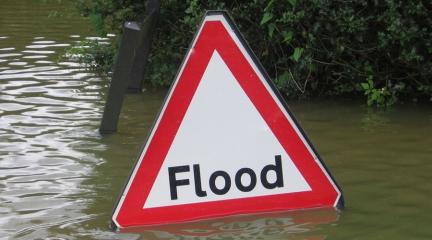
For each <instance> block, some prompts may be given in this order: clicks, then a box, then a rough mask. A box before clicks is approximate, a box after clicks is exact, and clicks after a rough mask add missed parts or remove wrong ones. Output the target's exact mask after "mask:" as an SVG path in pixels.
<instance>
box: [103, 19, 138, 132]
mask: <svg viewBox="0 0 432 240" xmlns="http://www.w3.org/2000/svg"><path fill="white" fill-rule="evenodd" d="M139 30H140V29H139V27H138V24H137V23H136V22H126V23H125V24H124V25H123V36H122V39H121V42H120V47H119V50H118V56H117V60H116V63H115V67H114V73H113V76H112V79H111V84H110V88H109V91H108V97H107V100H106V102H105V108H104V113H103V116H102V122H101V126H100V128H99V132H101V133H112V132H116V131H117V123H118V118H119V116H120V112H121V107H122V104H123V98H124V94H125V92H126V90H127V87H128V84H129V81H128V80H129V79H128V78H129V74H130V72H131V69H132V64H133V60H134V55H135V46H134V44H130V43H131V42H132V43H133V42H135V39H136V36H137V35H138V32H139Z"/></svg>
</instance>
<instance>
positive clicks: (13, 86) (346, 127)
mask: <svg viewBox="0 0 432 240" xmlns="http://www.w3.org/2000/svg"><path fill="white" fill-rule="evenodd" d="M94 37H95V33H94V30H93V29H91V24H90V23H89V22H88V21H87V20H86V19H83V18H81V17H79V16H78V15H77V14H76V13H74V9H73V5H72V4H71V3H70V2H67V1H57V0H52V1H50V0H18V1H16V0H2V2H1V5H0V239H3V238H4V239H48V238H51V239H172V238H179V239H205V238H210V239H233V238H239V239H264V238H265V239H431V238H432V230H431V229H430V227H429V224H430V223H431V222H432V217H431V214H430V213H431V212H432V201H431V200H430V198H432V181H431V180H432V174H431V172H432V147H431V146H432V137H431V136H432V107H431V105H430V104H423V105H415V104H404V105H401V106H396V107H394V108H391V109H389V110H386V111H377V110H373V109H368V108H366V107H365V106H364V104H363V103H362V102H353V101H345V100H339V101H329V100H319V101H318V100H316V101H309V102H289V105H290V107H291V108H292V110H293V112H294V113H295V115H296V117H297V118H298V120H299V121H300V123H301V124H302V126H303V128H304V129H305V130H306V132H307V133H308V135H309V137H310V139H311V140H312V142H313V143H314V145H315V146H316V147H317V149H318V152H319V153H320V155H321V156H322V157H323V159H324V160H325V162H326V163H327V165H328V167H329V168H330V169H331V170H332V172H333V174H334V175H335V177H336V179H337V180H338V182H339V184H340V185H341V186H342V188H343V190H344V194H345V200H346V209H345V210H344V211H342V212H337V211H335V210H333V209H320V210H311V211H296V212H288V213H275V214H262V215H258V216H237V217H230V218H225V219H216V220H211V221H202V222H198V223H189V224H179V225H173V226H160V227H153V228H147V229H133V230H130V231H129V232H126V233H116V232H113V231H111V230H110V229H109V224H110V216H111V211H112V209H113V207H114V204H115V201H116V199H117V197H118V195H119V194H120V192H121V189H122V187H123V184H124V183H125V181H126V179H127V176H128V174H129V172H130V170H131V168H132V166H133V164H134V161H135V158H136V157H137V155H138V152H139V150H140V148H141V145H142V144H143V141H144V139H145V137H146V134H147V132H148V130H149V128H150V126H151V124H152V122H153V119H154V117H155V115H156V114H157V112H158V110H159V108H160V105H161V102H162V101H163V98H164V96H165V92H164V91H161V90H159V91H155V90H147V91H145V92H144V93H143V94H137V95H128V96H127V98H126V100H125V103H124V109H123V112H122V116H121V120H120V126H119V132H118V133H116V134H112V135H108V136H103V137H102V136H101V135H100V134H99V133H98V127H99V121H100V117H101V112H102V108H103V103H104V100H105V99H104V97H105V92H106V84H107V80H106V79H102V78H100V77H98V76H97V75H95V74H93V73H91V72H90V71H88V70H86V69H85V68H83V67H82V66H80V64H78V63H76V62H73V61H70V60H65V59H61V58H60V56H61V55H62V54H63V53H64V49H65V48H66V47H68V46H70V45H71V44H74V43H75V42H76V41H78V40H83V39H94ZM100 41H109V39H106V38H103V39H100Z"/></svg>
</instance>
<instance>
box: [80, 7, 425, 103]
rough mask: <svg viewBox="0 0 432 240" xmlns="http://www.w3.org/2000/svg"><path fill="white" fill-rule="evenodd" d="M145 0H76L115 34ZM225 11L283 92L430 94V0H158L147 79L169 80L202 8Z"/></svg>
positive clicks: (389, 97) (372, 99) (374, 98)
mask: <svg viewBox="0 0 432 240" xmlns="http://www.w3.org/2000/svg"><path fill="white" fill-rule="evenodd" d="M144 3H145V1H143V0H141V1H136V0H135V1H133V0H123V1H119V0H97V1H91V0H80V1H78V6H79V8H80V9H81V11H82V13H84V14H85V15H87V16H89V17H90V19H92V21H93V22H94V23H95V25H96V26H97V27H98V29H99V30H100V32H116V33H119V32H120V30H121V28H120V26H121V24H122V22H124V21H126V20H135V19H138V18H140V16H141V15H142V14H143V12H144V5H145V4H144ZM207 9H209V10H210V9H212V10H214V9H224V10H227V11H229V13H230V14H231V16H232V17H233V19H234V21H235V22H236V23H237V25H238V27H239V29H240V31H241V32H242V33H243V34H244V36H245V38H246V40H247V41H248V42H249V44H250V45H251V47H252V49H253V50H254V52H255V53H256V55H257V56H258V58H259V59H260V60H261V62H262V63H263V65H264V66H265V68H266V69H267V71H268V73H269V75H270V76H271V77H272V79H273V80H274V82H275V84H276V86H277V87H278V88H279V89H280V90H281V92H282V93H283V94H284V95H285V96H286V97H291V98H292V97H311V96H314V97H315V96H361V95H363V94H365V95H366V96H367V97H368V104H369V105H387V104H391V103H393V102H395V101H396V100H397V99H412V100H418V99H420V100H427V101H430V100H431V96H432V85H431V82H432V63H431V53H432V42H431V39H432V14H431V10H432V3H431V2H430V1H428V0H424V1H402V0H381V1H380V0H374V1H372V0H370V1H331V0H327V1H326V0H310V1H298V0H279V1H278V0H271V1H258V0H247V1H241V0H237V1H215V0H208V1H197V0H187V1H175V0H165V1H162V6H161V18H160V21H159V25H158V30H157V33H156V36H155V41H154V47H153V51H152V53H151V58H150V61H151V64H150V69H149V74H148V75H147V78H148V79H149V80H150V82H151V83H152V84H153V85H158V86H168V85H169V84H170V83H171V81H172V80H173V78H174V75H175V73H176V71H177V68H178V66H179V64H180V62H181V59H182V58H183V56H184V54H185V53H186V49H187V47H188V44H189V42H190V41H191V38H192V36H193V35H194V32H195V31H196V29H197V26H198V24H199V22H200V21H201V19H202V17H203V14H204V12H205V10H207Z"/></svg>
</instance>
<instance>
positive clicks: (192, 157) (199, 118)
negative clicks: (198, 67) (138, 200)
mask: <svg viewBox="0 0 432 240" xmlns="http://www.w3.org/2000/svg"><path fill="white" fill-rule="evenodd" d="M275 156H280V158H281V173H282V178H283V180H281V179H276V177H277V172H276V171H275V170H270V171H268V172H267V174H266V178H267V180H268V182H269V183H275V182H276V180H279V181H283V182H282V184H281V186H278V187H275V188H270V189H269V188H266V187H265V186H264V185H263V184H262V182H261V176H260V175H261V171H262V169H263V168H264V167H265V166H266V165H275V164H276V162H275ZM195 164H196V165H198V166H199V172H200V178H198V179H197V178H196V177H195V175H196V174H194V167H193V165H195ZM180 166H188V167H189V171H174V172H173V171H172V174H171V175H172V176H175V179H176V181H179V180H188V181H189V184H187V185H176V184H175V182H174V181H171V182H170V176H169V168H170V167H180ZM242 168H250V169H252V170H253V172H254V173H253V174H252V173H251V172H250V171H247V172H245V173H243V174H242V176H241V183H242V184H241V185H240V184H238V185H240V188H241V189H243V188H242V186H250V185H251V178H253V175H254V174H255V176H256V183H255V184H252V185H255V187H253V188H252V186H250V187H249V188H252V189H251V190H250V191H241V190H240V189H239V188H238V187H237V186H236V183H235V176H236V173H237V172H238V171H239V170H240V169H242ZM195 169H197V167H195ZM174 170H175V169H174ZM216 171H224V172H226V173H228V176H229V179H230V181H231V184H230V185H231V186H230V188H229V190H225V191H226V193H224V194H216V193H214V192H213V191H212V189H211V187H210V185H211V184H210V182H213V181H210V176H211V175H212V174H213V173H214V172H216ZM174 173H175V174H174ZM239 175H240V174H239ZM251 175H252V177H251ZM225 177H226V175H225ZM171 179H172V177H171ZM264 181H266V179H264ZM197 182H198V183H197ZM226 182H227V181H226V180H225V178H224V177H223V176H219V177H217V178H216V179H215V185H216V186H217V188H218V189H223V188H224V187H225V185H226ZM197 184H198V185H201V187H200V188H198V190H202V191H198V194H197V191H196V187H195V186H196V185H197ZM173 188H175V189H173ZM172 190H173V191H177V198H176V199H172V198H171V194H172ZM310 190H311V189H310V187H309V185H308V183H307V182H306V181H305V179H304V178H303V176H302V175H301V174H300V172H299V171H298V169H297V168H296V166H295V165H294V163H293V162H292V160H291V159H290V157H289V155H288V154H287V153H286V152H285V150H284V149H283V147H282V146H281V144H280V143H279V141H278V140H277V139H276V137H275V136H274V134H273V132H272V130H271V129H270V128H269V126H268V125H267V123H266V122H265V121H264V119H263V118H262V116H261V115H260V114H259V112H258V111H257V109H256V108H255V106H254V105H253V104H252V102H251V100H250V99H249V98H248V96H247V95H246V94H245V92H244V90H243V89H242V88H241V86H240V85H239V83H238V82H237V80H236V79H235V77H234V76H233V74H232V73H231V71H230V69H229V68H228V67H227V65H226V64H225V62H224V61H223V59H222V58H221V57H220V55H219V54H218V52H217V51H214V53H213V55H212V57H211V59H210V61H209V63H208V65H207V68H206V70H205V72H204V75H203V77H202V80H201V81H200V84H199V86H198V88H197V90H196V93H195V95H194V97H193V98H192V101H191V103H190V105H189V108H188V109H187V112H186V115H185V117H184V119H183V122H182V123H181V125H180V127H179V129H178V132H177V134H176V136H175V138H174V141H173V143H172V145H171V148H170V150H169V151H168V154H167V156H166V158H165V161H164V163H163V165H162V167H161V169H160V171H159V174H158V176H157V178H156V181H155V183H154V185H153V187H152V189H151V191H150V194H149V197H148V198H147V201H146V203H145V205H144V208H154V207H163V206H173V205H180V204H187V203H198V202H209V201H217V200H225V199H238V198H246V197H252V196H266V195H275V194H281V193H292V192H301V191H310ZM200 192H205V194H204V193H202V194H199V193H200ZM222 192H224V191H222ZM199 195H201V196H199ZM203 195H205V196H203Z"/></svg>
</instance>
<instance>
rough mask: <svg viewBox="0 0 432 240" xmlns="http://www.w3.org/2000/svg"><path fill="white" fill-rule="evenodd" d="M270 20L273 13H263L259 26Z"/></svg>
mask: <svg viewBox="0 0 432 240" xmlns="http://www.w3.org/2000/svg"><path fill="white" fill-rule="evenodd" d="M272 18H273V13H271V12H266V13H264V16H263V17H262V19H261V22H260V24H261V25H264V24H266V23H267V22H268V21H270V20H271V19H272Z"/></svg>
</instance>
